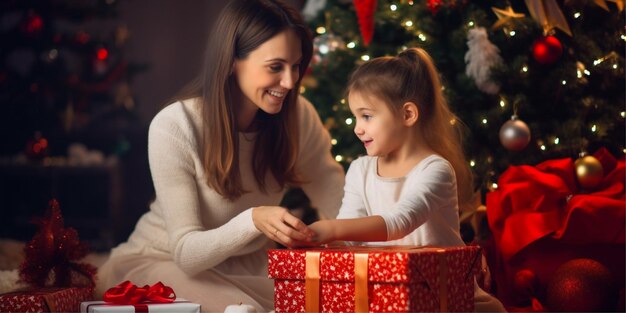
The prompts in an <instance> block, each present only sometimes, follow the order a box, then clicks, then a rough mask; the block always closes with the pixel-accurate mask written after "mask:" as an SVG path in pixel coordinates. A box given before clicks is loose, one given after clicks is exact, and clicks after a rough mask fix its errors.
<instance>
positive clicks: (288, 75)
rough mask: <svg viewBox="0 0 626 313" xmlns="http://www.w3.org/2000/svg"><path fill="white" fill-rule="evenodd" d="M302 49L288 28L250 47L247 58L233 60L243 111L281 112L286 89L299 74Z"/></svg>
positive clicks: (288, 88) (293, 32)
mask: <svg viewBox="0 0 626 313" xmlns="http://www.w3.org/2000/svg"><path fill="white" fill-rule="evenodd" d="M301 59H302V51H301V44H300V38H299V37H298V36H297V35H296V32H295V31H293V30H291V29H287V30H284V31H282V32H280V33H278V34H276V36H274V37H272V38H270V39H269V40H268V41H266V42H264V43H263V44H262V45H260V46H259V47H258V48H257V49H256V50H253V51H252V52H251V53H250V54H249V55H248V57H247V58H245V59H239V60H235V65H234V73H235V77H236V79H237V83H238V84H239V88H240V90H241V92H242V94H243V95H242V97H241V99H242V103H238V104H237V105H239V106H240V108H241V109H242V110H240V112H241V113H243V114H246V113H247V114H255V113H256V111H257V110H258V109H261V110H263V111H264V112H266V113H268V114H276V113H278V112H280V110H281V108H282V106H283V102H284V100H285V97H286V96H287V92H288V91H289V90H291V89H293V88H294V85H295V84H296V82H297V81H298V79H299V78H300V60H301Z"/></svg>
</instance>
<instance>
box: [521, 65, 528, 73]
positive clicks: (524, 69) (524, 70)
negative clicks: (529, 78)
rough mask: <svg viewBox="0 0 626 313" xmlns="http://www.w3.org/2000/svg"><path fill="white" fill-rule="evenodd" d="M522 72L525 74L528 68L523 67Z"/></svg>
mask: <svg viewBox="0 0 626 313" xmlns="http://www.w3.org/2000/svg"><path fill="white" fill-rule="evenodd" d="M522 72H524V73H526V72H528V66H526V65H524V66H522Z"/></svg>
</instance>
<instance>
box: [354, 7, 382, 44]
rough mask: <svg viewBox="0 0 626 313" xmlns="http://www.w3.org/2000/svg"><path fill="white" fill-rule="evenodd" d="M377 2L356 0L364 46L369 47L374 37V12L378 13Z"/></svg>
mask: <svg viewBox="0 0 626 313" xmlns="http://www.w3.org/2000/svg"><path fill="white" fill-rule="evenodd" d="M376 6H377V3H376V0H354V7H355V9H356V15H357V17H358V19H359V29H360V30H361V37H363V44H364V45H365V46H367V45H369V44H370V42H371V41H372V37H373V36H374V12H376Z"/></svg>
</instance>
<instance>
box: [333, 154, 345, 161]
mask: <svg viewBox="0 0 626 313" xmlns="http://www.w3.org/2000/svg"><path fill="white" fill-rule="evenodd" d="M335 161H337V162H341V161H343V157H342V156H341V155H340V154H338V155H336V156H335Z"/></svg>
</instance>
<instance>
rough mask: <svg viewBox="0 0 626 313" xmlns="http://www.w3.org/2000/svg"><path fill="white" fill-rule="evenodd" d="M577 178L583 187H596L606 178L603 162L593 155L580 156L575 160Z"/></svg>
mask: <svg viewBox="0 0 626 313" xmlns="http://www.w3.org/2000/svg"><path fill="white" fill-rule="evenodd" d="M574 167H575V168H576V178H577V179H578V183H579V184H580V186H581V187H582V188H583V189H594V188H596V187H597V186H598V184H600V182H601V181H602V178H604V169H603V168H602V163H600V161H598V159H596V158H595V157H593V156H591V155H587V156H584V157H582V158H579V159H578V160H576V162H574Z"/></svg>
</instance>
